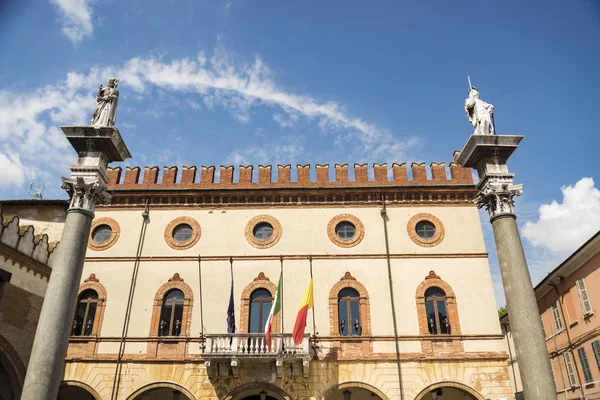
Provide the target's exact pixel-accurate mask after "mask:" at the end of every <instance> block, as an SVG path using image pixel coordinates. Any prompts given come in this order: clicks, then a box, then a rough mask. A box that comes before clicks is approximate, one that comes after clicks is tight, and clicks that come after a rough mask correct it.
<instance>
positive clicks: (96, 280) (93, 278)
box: [84, 274, 100, 282]
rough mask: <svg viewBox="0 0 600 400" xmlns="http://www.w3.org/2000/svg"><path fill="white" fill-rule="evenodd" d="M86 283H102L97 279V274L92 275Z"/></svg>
mask: <svg viewBox="0 0 600 400" xmlns="http://www.w3.org/2000/svg"><path fill="white" fill-rule="evenodd" d="M84 282H100V279H98V278H96V274H90V276H89V278H87V279H85V280H84Z"/></svg>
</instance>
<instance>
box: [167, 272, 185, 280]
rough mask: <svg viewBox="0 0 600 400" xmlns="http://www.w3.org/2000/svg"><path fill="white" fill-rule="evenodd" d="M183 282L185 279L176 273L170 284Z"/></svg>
mask: <svg viewBox="0 0 600 400" xmlns="http://www.w3.org/2000/svg"><path fill="white" fill-rule="evenodd" d="M173 281H175V282H183V278H182V277H180V276H179V273H178V272H175V274H173V277H172V278H169V282H173Z"/></svg>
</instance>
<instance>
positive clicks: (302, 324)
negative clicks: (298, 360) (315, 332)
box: [292, 278, 315, 344]
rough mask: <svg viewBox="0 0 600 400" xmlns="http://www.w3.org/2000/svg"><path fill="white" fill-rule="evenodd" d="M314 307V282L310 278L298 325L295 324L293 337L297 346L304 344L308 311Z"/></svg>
mask: <svg viewBox="0 0 600 400" xmlns="http://www.w3.org/2000/svg"><path fill="white" fill-rule="evenodd" d="M314 305H315V300H314V299H313V280H312V278H310V282H308V286H307V287H306V290H305V291H304V296H302V301H301V302H300V308H299V309H298V316H297V317H296V323H295V324H294V332H293V334H292V337H293V338H294V343H296V344H300V343H302V339H303V338H304V329H305V328H306V316H307V315H308V309H309V308H313V307H314Z"/></svg>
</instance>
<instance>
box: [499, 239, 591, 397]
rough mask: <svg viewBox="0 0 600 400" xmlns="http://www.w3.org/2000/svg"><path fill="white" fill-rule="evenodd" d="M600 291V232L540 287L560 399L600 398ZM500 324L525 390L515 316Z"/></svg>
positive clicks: (516, 386) (514, 374)
mask: <svg viewBox="0 0 600 400" xmlns="http://www.w3.org/2000/svg"><path fill="white" fill-rule="evenodd" d="M599 289H600V232H598V233H596V234H595V235H594V236H592V238H590V239H589V240H588V241H587V242H586V243H585V244H583V245H582V246H581V247H580V248H579V249H577V250H576V251H575V252H574V253H573V254H572V255H571V256H569V258H567V259H566V260H565V261H564V262H563V263H562V264H560V265H559V266H558V267H556V268H555V269H554V270H553V271H552V272H550V273H549V274H548V276H547V277H546V278H544V279H543V280H542V281H541V282H540V283H539V284H538V285H537V286H536V287H535V294H536V298H537V301H538V306H539V309H540V316H541V318H542V325H543V326H544V333H545V335H546V344H547V347H548V355H549V357H550V361H551V365H552V370H553V373H554V380H555V382H556V387H557V390H558V398H559V399H583V398H585V399H599V398H600V319H599V318H598V316H597V315H596V311H597V306H598V305H599V304H600V290H599ZM500 323H501V325H502V329H503V332H504V333H505V340H506V344H507V349H508V351H509V354H510V357H509V362H508V364H509V371H510V376H511V381H512V384H513V390H514V391H515V392H520V391H521V390H522V388H523V387H522V385H521V382H520V378H519V363H518V357H517V355H516V354H517V352H516V349H515V347H514V342H513V340H512V335H511V330H510V315H505V316H504V317H502V318H501V319H500ZM517 398H518V397H517Z"/></svg>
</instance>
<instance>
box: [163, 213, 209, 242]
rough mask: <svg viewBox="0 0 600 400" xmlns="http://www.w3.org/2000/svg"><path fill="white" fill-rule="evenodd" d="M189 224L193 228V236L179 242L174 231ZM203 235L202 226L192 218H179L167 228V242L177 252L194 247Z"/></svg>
mask: <svg viewBox="0 0 600 400" xmlns="http://www.w3.org/2000/svg"><path fill="white" fill-rule="evenodd" d="M181 224H187V225H189V226H190V227H191V228H192V236H191V237H190V238H189V239H188V240H185V241H183V242H178V241H176V240H175V238H174V237H173V230H174V229H175V228H176V227H177V226H179V225H181ZM201 235H202V230H201V229H200V224H199V223H198V221H196V220H195V219H193V218H190V217H179V218H175V219H174V220H173V221H171V222H169V225H167V227H166V228H165V235H164V237H165V242H167V244H168V245H169V247H170V248H172V249H175V250H187V249H189V248H191V247H193V246H194V245H195V244H196V243H198V240H200V236H201Z"/></svg>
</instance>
